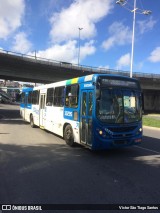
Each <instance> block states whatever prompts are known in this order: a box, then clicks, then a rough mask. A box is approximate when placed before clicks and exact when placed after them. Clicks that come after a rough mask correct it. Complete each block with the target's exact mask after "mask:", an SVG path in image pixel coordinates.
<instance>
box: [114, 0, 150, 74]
mask: <svg viewBox="0 0 160 213" xmlns="http://www.w3.org/2000/svg"><path fill="white" fill-rule="evenodd" d="M116 4H119V5H121V6H123V7H124V8H126V9H127V10H129V11H130V12H133V30H132V49H131V65H130V78H132V76H133V59H134V37H135V21H136V13H139V14H143V15H150V14H151V13H152V12H151V11H150V10H141V9H139V8H137V7H136V0H134V8H133V10H131V9H129V8H127V1H126V0H118V1H116Z"/></svg>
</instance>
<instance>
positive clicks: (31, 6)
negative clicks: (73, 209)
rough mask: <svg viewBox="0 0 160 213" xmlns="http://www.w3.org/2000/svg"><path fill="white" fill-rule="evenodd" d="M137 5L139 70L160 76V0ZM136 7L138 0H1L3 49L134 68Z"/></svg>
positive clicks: (0, 45)
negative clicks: (147, 12) (121, 0)
mask: <svg viewBox="0 0 160 213" xmlns="http://www.w3.org/2000/svg"><path fill="white" fill-rule="evenodd" d="M136 8H137V10H136V22H135V41H134V61H133V62H134V63H133V72H141V73H153V74H160V12H159V11H160V0H152V1H151V0H137V7H136ZM133 9H134V0H127V1H126V4H125V5H124V6H121V5H119V4H116V0H0V51H2V50H8V51H13V52H17V53H23V54H29V55H35V54H36V56H37V57H42V58H47V59H51V60H57V61H63V62H68V63H74V64H78V58H79V63H80V65H84V66H93V67H99V68H107V69H116V70H124V71H129V70H130V61H131V46H132V26H133V11H132V10H133ZM144 10H150V11H152V13H151V14H150V15H144V14H142V13H143V11H144ZM79 28H83V29H81V30H79ZM79 33H80V36H79ZM79 44H80V54H79Z"/></svg>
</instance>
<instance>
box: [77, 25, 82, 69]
mask: <svg viewBox="0 0 160 213" xmlns="http://www.w3.org/2000/svg"><path fill="white" fill-rule="evenodd" d="M78 30H79V41H78V66H79V61H80V46H81V45H80V31H81V30H83V28H81V27H79V28H78Z"/></svg>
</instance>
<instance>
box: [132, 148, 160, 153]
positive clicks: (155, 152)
mask: <svg viewBox="0 0 160 213" xmlns="http://www.w3.org/2000/svg"><path fill="white" fill-rule="evenodd" d="M135 147H137V148H139V149H144V150H146V151H150V152H154V153H156V154H160V152H157V151H155V150H152V149H147V148H144V147H141V146H135Z"/></svg>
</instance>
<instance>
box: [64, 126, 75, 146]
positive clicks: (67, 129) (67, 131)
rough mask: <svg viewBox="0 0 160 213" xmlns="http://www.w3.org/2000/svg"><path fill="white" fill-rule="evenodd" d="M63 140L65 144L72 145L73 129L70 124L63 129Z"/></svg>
mask: <svg viewBox="0 0 160 213" xmlns="http://www.w3.org/2000/svg"><path fill="white" fill-rule="evenodd" d="M64 140H65V141H66V144H67V145H69V146H74V144H75V143H74V136H73V130H72V127H71V125H70V124H68V125H67V126H66V127H65V129H64Z"/></svg>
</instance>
